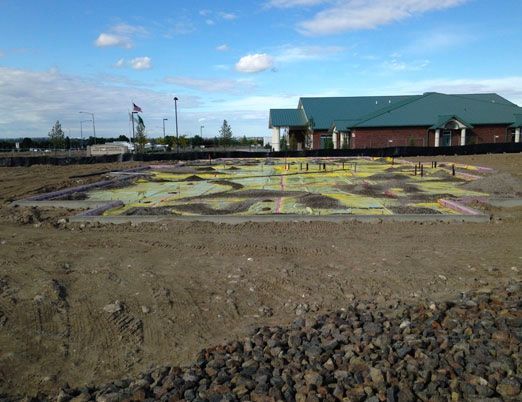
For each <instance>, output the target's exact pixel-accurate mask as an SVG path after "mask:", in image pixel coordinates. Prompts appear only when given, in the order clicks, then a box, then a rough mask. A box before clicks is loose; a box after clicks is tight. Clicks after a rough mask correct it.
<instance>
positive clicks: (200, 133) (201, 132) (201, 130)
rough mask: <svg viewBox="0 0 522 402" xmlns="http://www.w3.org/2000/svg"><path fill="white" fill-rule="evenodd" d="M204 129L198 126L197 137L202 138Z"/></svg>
mask: <svg viewBox="0 0 522 402" xmlns="http://www.w3.org/2000/svg"><path fill="white" fill-rule="evenodd" d="M204 128H205V126H199V136H200V137H201V138H203V129H204Z"/></svg>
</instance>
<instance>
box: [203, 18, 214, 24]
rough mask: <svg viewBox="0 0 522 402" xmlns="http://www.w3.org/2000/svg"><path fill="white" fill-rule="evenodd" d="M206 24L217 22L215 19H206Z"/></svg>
mask: <svg viewBox="0 0 522 402" xmlns="http://www.w3.org/2000/svg"><path fill="white" fill-rule="evenodd" d="M205 24H207V25H214V24H215V22H214V20H211V19H207V20H205Z"/></svg>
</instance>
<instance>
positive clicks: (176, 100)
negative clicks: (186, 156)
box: [174, 96, 179, 153]
mask: <svg viewBox="0 0 522 402" xmlns="http://www.w3.org/2000/svg"><path fill="white" fill-rule="evenodd" d="M178 100H179V98H178V97H177V96H175V97H174V111H175V114H176V153H179V134H178Z"/></svg>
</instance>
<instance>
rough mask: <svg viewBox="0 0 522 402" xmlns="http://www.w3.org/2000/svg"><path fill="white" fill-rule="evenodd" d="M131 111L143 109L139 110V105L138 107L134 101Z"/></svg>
mask: <svg viewBox="0 0 522 402" xmlns="http://www.w3.org/2000/svg"><path fill="white" fill-rule="evenodd" d="M132 111H133V112H143V110H141V107H139V106H138V105H136V104H135V103H133V104H132Z"/></svg>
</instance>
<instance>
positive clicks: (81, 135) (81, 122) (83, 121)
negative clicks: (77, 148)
mask: <svg viewBox="0 0 522 402" xmlns="http://www.w3.org/2000/svg"><path fill="white" fill-rule="evenodd" d="M88 121H91V120H80V140H81V144H82V149H83V123H86V122H88Z"/></svg>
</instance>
